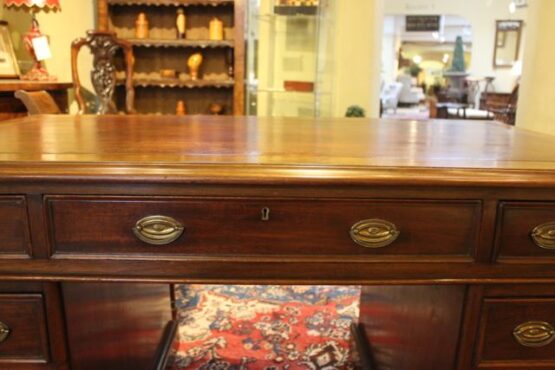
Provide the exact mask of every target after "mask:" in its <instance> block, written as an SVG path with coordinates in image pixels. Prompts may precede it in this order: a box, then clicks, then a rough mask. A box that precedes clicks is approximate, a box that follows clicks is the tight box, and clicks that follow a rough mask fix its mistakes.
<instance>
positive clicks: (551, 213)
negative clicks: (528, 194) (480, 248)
mask: <svg viewBox="0 0 555 370" xmlns="http://www.w3.org/2000/svg"><path fill="white" fill-rule="evenodd" d="M499 223H500V227H499V228H498V236H497V251H498V253H497V257H498V259H503V258H507V259H514V258H516V259H519V260H522V261H524V260H529V261H530V262H534V261H546V260H548V259H553V261H554V262H555V203H531V202H530V203H529V202H503V203H501V207H500V219H499Z"/></svg>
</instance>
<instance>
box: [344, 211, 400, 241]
mask: <svg viewBox="0 0 555 370" xmlns="http://www.w3.org/2000/svg"><path fill="white" fill-rule="evenodd" d="M399 234H400V231H399V230H397V227H396V226H395V224H393V223H391V222H389V221H384V220H380V219H377V218H374V219H369V220H362V221H359V222H357V223H356V224H354V225H353V226H352V227H351V238H352V239H353V241H354V242H355V243H357V244H359V245H362V246H363V247H366V248H383V247H386V246H388V245H390V244H391V243H393V242H394V241H395V240H396V239H397V237H398V236H399Z"/></svg>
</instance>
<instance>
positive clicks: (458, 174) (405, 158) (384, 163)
mask: <svg viewBox="0 0 555 370" xmlns="http://www.w3.org/2000/svg"><path fill="white" fill-rule="evenodd" d="M554 175H555V137H549V136H545V135H541V134H537V133H533V132H530V131H525V130H519V129H516V128H513V127H509V126H506V125H503V124H500V123H492V122H480V121H456V120H450V121H429V122H410V121H387V120H368V119H280V118H254V117H211V116H190V117H169V116H165V117H163V116H66V115H60V116H34V117H28V118H24V119H18V120H12V121H7V122H2V123H0V178H2V177H3V178H7V177H17V178H29V177H32V178H37V177H64V178H71V177H80V178H83V177H89V176H90V177H99V178H100V177H102V178H107V177H109V178H118V179H119V178H121V179H135V180H136V179H137V178H141V179H146V180H154V181H156V180H160V179H165V180H168V179H174V180H179V181H206V182H211V181H216V182H222V181H223V182H226V181H228V182H246V181H249V182H252V181H255V182H265V181H283V180H287V181H304V182H306V181H309V182H311V181H326V180H327V181H352V182H368V183H376V182H377V183H383V182H403V181H405V182H406V181H410V183H411V184H412V183H418V182H423V183H426V184H428V183H430V184H431V183H453V182H457V183H468V184H476V183H481V184H497V185H503V184H508V185H510V184H521V185H530V186H534V184H535V183H538V182H541V183H542V184H543V185H544V186H545V185H546V184H549V185H551V184H555V176H554Z"/></svg>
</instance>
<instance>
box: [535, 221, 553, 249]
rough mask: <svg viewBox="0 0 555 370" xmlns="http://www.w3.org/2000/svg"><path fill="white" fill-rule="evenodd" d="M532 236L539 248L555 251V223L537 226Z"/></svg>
mask: <svg viewBox="0 0 555 370" xmlns="http://www.w3.org/2000/svg"><path fill="white" fill-rule="evenodd" d="M530 236H531V237H532V240H533V241H534V243H536V245H537V246H538V247H540V248H544V249H555V222H547V223H545V224H541V225H538V226H536V227H535V228H534V230H532V233H531V234H530Z"/></svg>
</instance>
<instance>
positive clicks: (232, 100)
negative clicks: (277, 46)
mask: <svg viewBox="0 0 555 370" xmlns="http://www.w3.org/2000/svg"><path fill="white" fill-rule="evenodd" d="M98 6H99V9H100V11H99V20H98V22H99V28H101V29H102V28H103V27H107V28H109V29H110V30H111V31H115V32H116V33H117V35H118V37H119V38H123V39H125V40H127V41H129V42H130V43H131V44H132V45H133V52H134V55H135V73H134V85H135V93H136V96H135V108H136V109H137V112H138V113H150V114H175V113H176V106H177V104H178V102H179V101H182V102H184V104H185V110H186V113H187V114H211V113H213V109H215V108H214V106H212V104H218V105H219V106H220V107H221V108H222V109H223V110H222V112H221V113H222V114H226V115H231V114H235V115H241V114H242V113H243V111H244V108H243V106H244V102H243V100H244V97H243V96H244V87H243V84H244V51H243V50H244V46H243V43H244V42H243V39H244V36H243V32H244V25H243V23H244V20H243V14H244V4H243V0H171V1H158V0H98ZM178 9H181V10H183V11H184V13H185V17H186V36H185V38H178V33H177V28H176V18H177V11H178ZM139 14H144V15H145V16H146V19H147V20H148V26H149V32H148V34H147V35H138V36H139V37H138V36H137V34H136V31H135V24H136V20H137V17H138V16H139ZM214 18H217V19H218V20H220V21H221V22H222V23H223V39H222V40H213V39H210V37H209V23H210V21H211V20H213V19H214ZM195 53H200V54H201V55H202V57H203V60H202V63H201V67H200V72H199V76H198V78H193V76H192V75H191V73H190V70H189V68H188V62H187V61H188V59H189V57H190V56H191V55H193V54H195ZM118 76H119V78H120V79H121V81H122V84H123V79H124V76H125V74H124V72H123V68H121V71H120V72H118ZM124 97H125V94H124V89H123V86H121V88H120V89H119V90H118V91H117V94H116V98H117V99H119V100H122V101H123V99H124Z"/></svg>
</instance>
